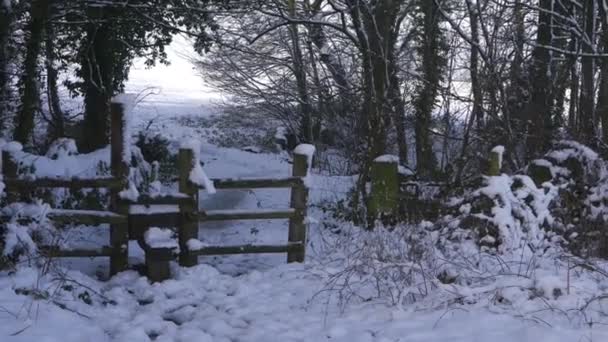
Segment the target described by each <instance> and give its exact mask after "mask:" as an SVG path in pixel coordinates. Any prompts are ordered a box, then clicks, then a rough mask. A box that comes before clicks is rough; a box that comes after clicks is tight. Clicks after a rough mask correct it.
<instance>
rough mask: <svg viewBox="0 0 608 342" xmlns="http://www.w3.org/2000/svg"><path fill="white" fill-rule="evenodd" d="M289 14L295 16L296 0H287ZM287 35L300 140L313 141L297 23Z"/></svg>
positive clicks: (310, 112)
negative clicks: (294, 80)
mask: <svg viewBox="0 0 608 342" xmlns="http://www.w3.org/2000/svg"><path fill="white" fill-rule="evenodd" d="M289 15H290V16H292V17H295V16H296V1H295V0H289ZM289 35H290V38H291V58H292V62H293V73H294V76H295V78H296V86H297V89H298V102H299V104H300V115H301V120H300V134H299V135H300V140H301V141H303V142H306V143H312V142H313V134H312V125H313V122H312V110H311V106H310V100H309V96H308V85H307V83H306V71H305V70H304V59H303V56H302V48H301V47H300V35H299V31H298V24H296V23H292V24H290V25H289Z"/></svg>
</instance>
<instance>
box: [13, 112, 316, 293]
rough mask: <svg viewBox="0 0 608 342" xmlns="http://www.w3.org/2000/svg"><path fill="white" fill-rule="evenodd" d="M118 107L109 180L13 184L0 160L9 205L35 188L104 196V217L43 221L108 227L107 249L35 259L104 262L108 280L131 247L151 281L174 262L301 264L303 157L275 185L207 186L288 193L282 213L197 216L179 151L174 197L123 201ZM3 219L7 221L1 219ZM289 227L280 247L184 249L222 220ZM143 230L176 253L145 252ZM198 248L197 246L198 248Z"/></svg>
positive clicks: (50, 250)
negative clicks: (231, 258) (245, 259)
mask: <svg viewBox="0 0 608 342" xmlns="http://www.w3.org/2000/svg"><path fill="white" fill-rule="evenodd" d="M123 119H124V107H123V105H122V104H120V103H112V113H111V122H112V125H111V127H112V133H111V152H110V154H111V156H110V161H111V177H108V178H92V179H81V178H72V179H59V178H37V179H32V180H29V179H23V178H19V175H18V165H17V163H16V162H15V161H14V160H13V157H12V154H11V151H3V152H2V173H3V175H4V183H5V185H6V191H7V193H8V199H9V201H18V200H20V199H23V198H25V196H24V195H25V194H26V193H27V192H30V191H33V190H35V189H38V188H69V189H83V188H106V189H108V190H109V192H110V203H109V210H108V211H94V210H64V209H54V210H52V211H51V212H50V213H48V215H47V218H49V219H50V220H52V221H55V222H56V223H59V224H64V223H78V224H84V225H99V224H109V227H110V239H109V242H108V245H104V246H99V247H97V248H94V249H60V248H58V247H56V246H39V251H40V252H41V254H44V255H48V256H52V257H109V258H110V274H111V275H113V274H116V273H118V272H121V271H123V270H125V269H127V268H128V242H129V240H137V241H138V242H139V244H140V245H141V246H142V247H143V249H144V251H145V253H146V268H147V274H148V277H149V278H150V279H151V280H152V281H161V280H164V279H167V278H168V277H169V262H170V261H171V260H174V258H175V257H176V254H177V258H178V260H179V264H180V265H181V266H193V265H196V264H197V263H198V257H199V256H203V255H215V254H241V253H287V262H303V261H304V258H305V250H306V224H305V218H306V214H307V213H306V210H307V201H308V189H307V187H306V186H305V184H304V177H306V176H307V172H308V170H309V165H308V163H309V156H307V155H304V154H298V153H294V158H293V171H292V175H291V176H290V177H285V178H279V179H213V180H212V181H213V182H214V186H215V188H216V189H218V190H220V191H221V190H223V189H262V188H290V189H291V200H290V206H289V207H288V208H285V209H254V210H207V211H206V210H199V198H198V194H199V190H200V189H199V188H200V186H198V185H196V184H194V183H193V182H192V181H191V180H190V174H191V171H192V170H193V168H194V167H195V165H194V163H196V162H197V160H198V158H196V156H195V154H194V153H198V152H199V151H193V150H192V149H188V148H182V149H180V150H179V155H178V165H177V166H178V173H179V174H178V184H179V192H178V193H175V194H169V195H164V196H159V197H147V196H140V197H139V198H138V199H137V200H129V199H125V198H122V197H121V196H120V191H122V190H124V189H127V188H128V182H129V180H128V176H129V165H128V164H127V162H126V160H128V158H126V157H125V146H124V141H125V139H124V138H125V134H127V132H125V127H124V120H123ZM133 205H138V206H141V205H143V206H152V208H153V206H155V205H175V206H178V208H179V211H177V212H172V213H165V212H154V210H151V213H139V212H135V213H132V212H130V208H131V206H133ZM7 219H8V218H7ZM256 219H289V231H288V239H287V243H286V244H283V245H237V246H204V247H200V246H199V247H197V248H191V246H192V245H193V244H192V241H194V242H196V241H198V233H199V223H201V222H209V221H224V220H256ZM150 227H174V228H175V231H176V233H177V240H178V244H179V253H177V251H176V249H175V248H166V247H163V248H156V247H154V246H148V245H147V243H146V242H145V239H144V234H145V232H146V230H147V229H149V228H150ZM199 245H200V244H199Z"/></svg>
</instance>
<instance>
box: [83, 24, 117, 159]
mask: <svg viewBox="0 0 608 342" xmlns="http://www.w3.org/2000/svg"><path fill="white" fill-rule="evenodd" d="M97 15H98V17H100V16H99V13H97ZM85 49H86V50H85V51H84V52H83V57H82V58H83V59H82V62H81V63H82V64H81V68H82V76H83V79H84V82H85V94H84V104H85V113H84V125H83V141H82V142H81V149H82V150H83V151H84V152H90V151H94V150H96V149H100V148H102V147H104V146H106V145H107V144H108V143H109V115H110V100H111V98H112V95H113V78H114V61H113V59H114V39H113V33H112V29H111V27H110V26H109V25H108V24H107V23H102V24H95V23H90V24H88V27H87V37H86V42H85Z"/></svg>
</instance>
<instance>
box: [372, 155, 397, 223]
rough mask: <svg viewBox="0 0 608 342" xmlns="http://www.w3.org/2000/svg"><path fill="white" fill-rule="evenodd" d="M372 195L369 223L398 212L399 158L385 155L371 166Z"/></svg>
mask: <svg viewBox="0 0 608 342" xmlns="http://www.w3.org/2000/svg"><path fill="white" fill-rule="evenodd" d="M370 176H371V183H372V184H371V196H370V198H369V202H368V206H367V211H368V216H369V220H368V221H369V223H370V224H373V222H374V221H375V220H377V219H379V218H384V217H392V216H394V215H396V214H397V206H398V198H399V158H398V157H397V156H391V155H384V156H380V157H378V158H376V159H375V160H374V162H373V163H372V167H371V172H370Z"/></svg>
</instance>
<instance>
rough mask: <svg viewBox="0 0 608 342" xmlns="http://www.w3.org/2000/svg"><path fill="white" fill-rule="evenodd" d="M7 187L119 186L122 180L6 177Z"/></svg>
mask: <svg viewBox="0 0 608 342" xmlns="http://www.w3.org/2000/svg"><path fill="white" fill-rule="evenodd" d="M4 184H5V185H6V187H7V189H20V190H27V189H35V188H69V189H85V188H119V187H120V185H121V181H120V180H118V179H115V178H94V179H84V178H69V179H64V178H36V179H10V178H9V179H6V180H5V181H4Z"/></svg>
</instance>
